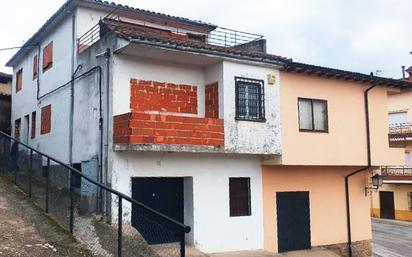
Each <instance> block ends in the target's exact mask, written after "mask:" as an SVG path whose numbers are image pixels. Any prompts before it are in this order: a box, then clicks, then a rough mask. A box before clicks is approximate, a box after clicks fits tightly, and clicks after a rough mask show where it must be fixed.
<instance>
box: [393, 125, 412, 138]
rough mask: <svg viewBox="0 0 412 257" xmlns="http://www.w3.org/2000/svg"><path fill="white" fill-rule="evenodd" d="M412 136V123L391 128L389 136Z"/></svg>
mask: <svg viewBox="0 0 412 257" xmlns="http://www.w3.org/2000/svg"><path fill="white" fill-rule="evenodd" d="M409 133H410V134H412V123H399V124H393V125H390V126H389V135H399V134H409Z"/></svg>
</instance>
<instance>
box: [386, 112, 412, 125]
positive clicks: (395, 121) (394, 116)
mask: <svg viewBox="0 0 412 257" xmlns="http://www.w3.org/2000/svg"><path fill="white" fill-rule="evenodd" d="M407 122H408V113H407V112H392V113H389V126H391V127H393V126H399V125H402V124H406V123H407Z"/></svg>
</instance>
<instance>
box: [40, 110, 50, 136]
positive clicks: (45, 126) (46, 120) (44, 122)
mask: <svg viewBox="0 0 412 257" xmlns="http://www.w3.org/2000/svg"><path fill="white" fill-rule="evenodd" d="M50 131H51V105H50V104H49V105H47V106H44V107H43V108H41V129H40V134H42V135H44V134H48V133H50Z"/></svg>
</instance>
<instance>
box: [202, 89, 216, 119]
mask: <svg viewBox="0 0 412 257" xmlns="http://www.w3.org/2000/svg"><path fill="white" fill-rule="evenodd" d="M205 107H206V112H205V117H206V118H219V84H218V83H217V82H215V83H213V84H210V85H207V86H206V88H205Z"/></svg>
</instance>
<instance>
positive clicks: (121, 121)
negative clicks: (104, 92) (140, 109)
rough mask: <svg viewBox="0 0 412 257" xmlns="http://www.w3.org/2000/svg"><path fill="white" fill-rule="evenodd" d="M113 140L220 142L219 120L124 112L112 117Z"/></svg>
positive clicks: (134, 141)
mask: <svg viewBox="0 0 412 257" xmlns="http://www.w3.org/2000/svg"><path fill="white" fill-rule="evenodd" d="M113 137H114V138H113V140H114V143H115V144H128V143H130V144H177V145H205V146H223V145H224V126H223V120H221V119H211V118H193V117H184V116H173V115H155V114H145V113H127V114H123V115H118V116H115V117H114V132H113Z"/></svg>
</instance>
